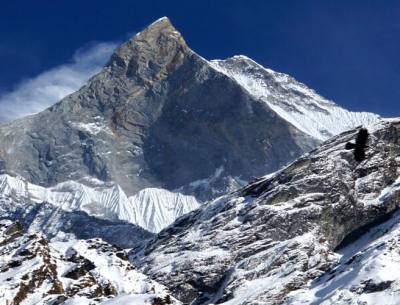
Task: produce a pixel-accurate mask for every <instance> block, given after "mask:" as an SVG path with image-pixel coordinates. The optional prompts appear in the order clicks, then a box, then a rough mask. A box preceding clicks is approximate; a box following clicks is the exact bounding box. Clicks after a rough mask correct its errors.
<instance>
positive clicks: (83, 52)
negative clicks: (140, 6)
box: [0, 42, 117, 122]
mask: <svg viewBox="0 0 400 305" xmlns="http://www.w3.org/2000/svg"><path fill="white" fill-rule="evenodd" d="M116 46H117V43H111V42H106V43H104V42H103V43H97V44H94V45H92V46H91V47H86V48H84V49H79V50H78V51H76V53H75V55H74V56H73V58H72V61H71V63H68V64H64V65H60V66H58V67H55V68H53V69H51V70H48V71H45V72H43V73H41V74H39V75H38V76H36V77H34V78H31V79H27V80H25V81H23V82H21V83H20V84H19V85H18V86H17V87H16V88H15V89H14V90H13V91H10V92H6V93H2V94H0V122H8V121H11V120H13V119H16V118H19V117H22V116H25V115H29V114H34V113H37V112H40V111H42V110H44V109H45V108H47V107H49V106H51V105H53V104H54V103H56V102H58V101H59V100H61V99H62V98H63V97H65V96H66V95H68V94H70V93H72V92H75V91H77V90H78V89H79V88H80V87H81V86H82V85H84V84H85V82H86V81H87V80H88V79H89V78H90V77H91V76H93V75H94V74H96V73H97V72H99V71H100V69H101V68H102V67H103V65H104V64H105V63H106V62H107V60H108V59H109V57H110V56H111V54H112V52H113V51H114V49H115V48H116Z"/></svg>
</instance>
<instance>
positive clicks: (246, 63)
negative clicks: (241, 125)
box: [210, 55, 379, 141]
mask: <svg viewBox="0 0 400 305" xmlns="http://www.w3.org/2000/svg"><path fill="white" fill-rule="evenodd" d="M210 63H211V65H212V66H213V67H214V68H215V69H217V70H218V71H220V72H222V73H224V74H225V75H227V76H229V77H230V78H232V79H234V80H235V81H236V82H237V83H239V84H240V85H241V86H242V87H243V88H244V89H245V90H247V91H248V92H249V93H250V94H251V95H253V96H254V97H256V98H258V99H260V100H262V101H264V102H265V103H267V104H268V106H269V107H270V108H271V109H272V110H273V111H275V112H276V113H277V114H278V115H279V116H281V117H282V118H283V119H285V120H286V121H288V122H289V123H291V124H292V125H293V126H295V127H296V128H297V129H299V130H300V131H302V132H304V133H306V134H308V135H310V136H312V137H314V138H315V139H318V140H321V141H323V140H326V139H328V138H329V137H331V136H333V135H336V134H339V133H341V132H343V131H346V130H349V129H351V128H354V127H356V126H360V125H370V124H371V123H373V122H375V121H377V120H378V119H379V116H378V115H376V114H373V113H368V112H351V111H348V110H345V109H343V108H342V107H339V106H338V105H336V104H335V103H334V102H332V101H329V100H327V99H325V98H323V97H322V96H320V95H319V94H318V93H316V92H315V91H314V90H312V89H310V88H308V87H307V86H306V85H304V84H302V83H300V82H298V81H296V80H295V79H294V78H292V77H291V76H289V75H286V74H284V73H278V72H275V71H273V70H271V69H267V68H264V67H263V66H262V65H260V64H258V63H256V62H255V61H254V60H252V59H250V58H248V57H246V56H244V55H238V56H234V57H232V58H228V59H226V60H212V61H211V62H210Z"/></svg>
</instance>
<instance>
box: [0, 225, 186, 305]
mask: <svg viewBox="0 0 400 305" xmlns="http://www.w3.org/2000/svg"><path fill="white" fill-rule="evenodd" d="M0 253H1V256H0V305H10V304H12V305H19V304H21V305H33V304H37V305H44V304H48V305H50V304H52V305H54V304H79V305H89V304H124V303H123V302H122V300H124V299H125V300H130V301H129V302H128V301H127V302H126V304H137V305H140V304H148V305H150V304H153V303H154V298H156V297H159V298H162V299H164V298H165V297H166V296H167V295H168V294H169V292H168V290H167V289H166V288H165V287H163V286H162V285H160V284H158V283H156V282H154V281H152V280H150V279H149V278H148V277H147V276H145V275H144V274H142V273H140V272H138V271H137V270H135V268H134V267H133V266H132V265H131V264H130V263H129V262H128V260H127V256H126V253H125V252H124V251H123V250H122V249H118V248H117V247H114V246H111V245H109V244H107V243H105V242H104V241H102V240H100V239H90V240H75V239H74V238H73V237H71V236H68V235H60V236H57V237H56V238H54V239H53V240H51V241H48V240H46V239H45V238H44V237H43V236H42V235H41V234H40V233H36V234H27V233H24V232H23V230H22V227H21V226H20V225H19V224H18V223H12V222H11V221H5V220H3V221H0ZM170 299H171V303H170V304H179V302H177V301H176V300H174V299H173V298H171V297H170Z"/></svg>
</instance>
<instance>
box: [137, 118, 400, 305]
mask: <svg viewBox="0 0 400 305" xmlns="http://www.w3.org/2000/svg"><path fill="white" fill-rule="evenodd" d="M362 138H364V140H365V141H364V140H362ZM399 139H400V119H392V120H382V121H379V122H377V123H375V124H373V125H371V126H370V127H368V128H367V129H365V128H364V129H362V128H356V129H354V130H350V131H347V132H344V133H342V134H340V135H338V136H335V137H333V138H331V139H329V140H327V141H325V142H324V143H323V144H322V145H320V146H319V147H318V148H316V149H314V150H313V151H311V152H309V153H307V154H305V155H303V156H302V157H300V158H298V159H297V160H296V161H294V162H293V163H291V164H289V165H288V166H286V167H284V168H283V169H281V170H279V171H277V172H276V173H274V174H270V175H267V176H264V177H262V178H260V179H258V180H256V181H254V182H252V183H250V184H249V185H248V186H246V187H244V188H242V189H240V190H238V191H237V192H235V193H232V194H229V195H226V196H223V197H220V198H218V199H216V200H214V201H211V202H209V203H207V204H205V205H203V206H202V207H201V208H199V209H197V210H195V211H193V212H191V213H189V214H187V215H185V216H183V217H181V218H179V219H178V220H177V221H176V222H175V223H174V224H173V225H171V226H170V227H168V228H166V229H165V230H163V231H162V232H160V233H159V234H158V235H157V236H155V237H154V238H153V239H152V240H151V241H149V242H148V243H147V244H145V245H144V246H141V247H138V248H136V249H133V250H132V251H131V253H130V257H131V260H132V261H134V262H136V265H137V266H138V267H139V268H140V269H141V270H142V271H143V272H145V273H146V274H148V275H149V276H150V277H151V278H152V279H154V280H156V281H158V282H161V283H163V284H164V285H166V286H167V287H168V288H169V289H170V290H171V292H172V293H173V295H174V296H175V297H177V298H178V299H179V300H181V301H182V302H184V303H191V304H269V305H272V304H274V305H275V304H296V305H298V304H324V305H328V304H341V305H344V304H348V305H350V304H367V305H371V304H386V305H389V304H393V305H394V304H398V303H399V300H400V294H399V290H398V287H399V285H400V281H399V276H398V274H397V272H395V270H397V269H398V268H399V267H400V265H399V262H400V260H399V255H398V253H399V237H400V236H399V224H398V219H399V212H398V211H399V207H400V178H399V175H400V172H399V168H400V157H399V156H400V145H399V144H400V142H399ZM362 142H364V143H362ZM365 142H366V143H365ZM354 143H355V144H354ZM360 143H361V144H360ZM360 149H362V150H363V155H364V158H365V159H364V160H360V159H359V157H358V154H357V150H360Z"/></svg>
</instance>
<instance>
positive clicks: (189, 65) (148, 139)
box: [0, 17, 377, 230]
mask: <svg viewBox="0 0 400 305" xmlns="http://www.w3.org/2000/svg"><path fill="white" fill-rule="evenodd" d="M376 119H377V116H376V115H373V114H366V113H353V112H349V111H346V110H344V109H342V108H340V107H339V106H337V105H335V104H334V103H333V102H330V101H327V100H325V99H324V98H323V97H321V96H319V95H318V94H316V93H315V92H314V91H313V90H311V89H308V88H307V87H306V86H305V85H303V84H300V83H298V82H297V81H295V80H294V79H293V78H291V77H289V76H287V75H284V74H280V73H276V72H273V71H271V70H268V69H265V68H263V67H262V66H260V65H258V64H256V63H255V62H253V61H251V60H250V59H247V58H244V57H234V58H232V59H227V60H224V61H212V62H209V61H207V60H205V59H204V58H202V57H201V56H199V55H197V54H196V53H195V52H193V51H192V50H191V49H190V48H189V47H188V46H187V44H186V43H185V41H184V39H183V38H182V36H181V35H180V33H179V32H178V31H176V29H175V28H174V27H173V25H172V24H171V22H170V21H169V19H168V18H165V17H164V18H161V19H159V20H157V21H156V22H154V23H153V24H151V25H150V26H148V27H147V28H146V29H145V30H143V31H142V32H141V33H139V34H137V35H135V36H134V37H133V38H132V39H131V40H129V41H128V42H126V43H125V44H123V45H122V46H121V47H120V48H118V49H117V50H116V51H115V52H114V54H113V55H112V56H111V58H110V60H109V62H108V63H107V65H106V66H105V67H104V68H103V69H102V71H101V72H100V73H98V74H97V75H95V76H93V77H92V78H91V79H90V80H89V82H88V83H87V84H86V85H85V86H83V87H82V88H81V89H80V90H79V91H77V92H75V93H73V94H71V95H69V96H67V97H66V98H64V99H63V100H61V101H60V102H58V103H57V104H55V105H53V106H52V107H50V108H48V109H46V110H45V111H43V112H41V113H38V114H36V115H33V116H29V117H26V118H22V119H19V120H17V121H14V122H11V123H9V124H6V125H2V126H0V171H1V172H3V173H5V174H11V175H19V176H22V177H24V178H25V179H26V180H27V182H29V183H33V184H35V185H40V186H44V187H51V186H54V185H56V184H59V183H63V182H65V181H76V182H79V183H83V184H86V185H89V186H90V185H96V187H98V182H96V181H98V180H100V181H103V182H106V183H115V184H116V185H118V186H120V187H121V190H122V191H123V192H124V193H126V194H127V195H128V196H130V195H138V193H139V192H141V191H144V190H147V189H149V190H148V191H146V192H147V193H151V189H154V188H156V189H159V190H163V189H164V190H168V191H173V192H178V193H183V194H185V195H194V196H195V197H196V198H197V200H198V201H204V200H208V199H211V198H215V197H216V196H219V195H221V194H223V193H225V192H228V191H232V190H235V189H237V188H238V187H240V186H241V185H244V184H245V183H246V182H248V181H250V180H251V179H252V178H253V177H254V176H260V175H264V174H266V173H269V172H273V171H275V170H277V169H279V168H280V167H281V166H283V165H285V164H287V163H288V162H289V161H291V160H293V159H294V158H296V157H298V156H300V155H301V154H303V153H304V152H306V151H308V150H310V149H312V148H314V147H315V146H316V145H317V144H318V143H320V142H321V141H322V140H324V139H326V138H327V137H328V136H331V135H333V134H336V133H339V132H341V131H344V130H346V129H349V128H352V127H354V126H357V125H360V124H365V125H366V124H369V123H370V122H372V121H374V120H376ZM157 194H159V192H158V191H157ZM142 197H143V196H137V198H142ZM156 197H159V195H157V196H147V197H146V198H156ZM101 198H103V197H101ZM165 198H176V196H169V195H166V196H165ZM177 198H182V197H180V196H178V197H177ZM97 200H105V199H104V198H103V199H97ZM179 200H180V199H179ZM179 200H178V201H179ZM189 201H190V202H192V201H191V200H189ZM189 201H188V200H185V202H189ZM117 202H120V201H117ZM162 202H163V204H161V205H160V204H158V203H157V204H155V205H154V206H157V207H159V208H161V209H162V208H163V206H164V207H165V208H166V207H167V206H171V202H168V200H167V199H166V200H164V201H162ZM173 205H176V203H173ZM179 205H180V203H179V204H178V206H179ZM100 206H104V207H107V206H108V202H106V203H102V204H101V205H100ZM191 206H192V207H193V205H191ZM194 206H196V205H194ZM130 208H131V209H135V206H130ZM115 209H116V208H115V207H113V211H114V210H115ZM121 209H125V206H124V207H123V208H121ZM180 210H181V211H187V210H188V209H180ZM149 213H150V212H149ZM154 213H155V214H157V213H159V211H158V212H157V213H156V212H154ZM98 214H101V215H109V214H110V213H109V211H103V210H102V212H101V213H98ZM159 214H163V212H161V213H159ZM172 214H174V215H176V216H179V213H177V214H176V213H175V212H174V213H172ZM113 215H114V214H113ZM145 217H148V218H151V217H152V216H149V215H145ZM129 219H131V218H129ZM173 220H174V219H168V220H166V222H165V223H164V224H163V225H164V226H165V225H167V224H169V223H170V222H172V221H173ZM139 222H140V221H139ZM152 222H153V221H152V220H151V219H149V220H148V221H146V223H152ZM152 230H154V228H153V229H152Z"/></svg>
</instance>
